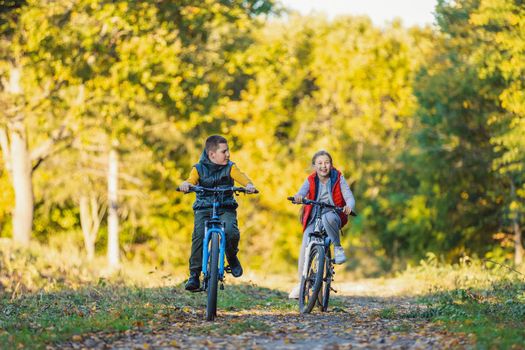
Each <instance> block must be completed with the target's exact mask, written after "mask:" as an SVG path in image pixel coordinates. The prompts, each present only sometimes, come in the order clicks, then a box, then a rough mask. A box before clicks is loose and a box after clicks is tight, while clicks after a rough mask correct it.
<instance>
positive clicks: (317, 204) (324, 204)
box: [286, 197, 357, 216]
mask: <svg viewBox="0 0 525 350" xmlns="http://www.w3.org/2000/svg"><path fill="white" fill-rule="evenodd" d="M286 199H288V200H289V201H291V202H292V203H293V204H306V205H316V206H319V207H324V208H330V209H334V210H336V211H338V212H342V211H343V207H338V206H335V205H331V204H328V203H323V202H318V201H313V200H311V199H307V198H303V202H302V203H298V202H296V201H295V198H294V197H287V198H286ZM350 215H351V216H357V213H356V212H354V211H353V210H352V212H351V213H350Z"/></svg>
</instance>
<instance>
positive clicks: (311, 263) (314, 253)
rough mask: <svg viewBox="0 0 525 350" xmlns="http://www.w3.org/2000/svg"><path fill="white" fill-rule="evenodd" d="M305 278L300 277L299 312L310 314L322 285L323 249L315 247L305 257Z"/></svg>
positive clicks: (318, 246)
mask: <svg viewBox="0 0 525 350" xmlns="http://www.w3.org/2000/svg"><path fill="white" fill-rule="evenodd" d="M307 259H308V260H307V262H306V264H307V266H308V269H307V272H306V276H304V275H303V276H302V277H301V289H300V291H299V311H300V312H301V313H302V314H305V313H310V312H311V311H312V309H313V307H314V306H315V303H316V302H317V298H318V294H319V290H320V289H321V286H322V283H323V270H324V260H325V256H324V247H323V246H321V245H315V246H313V247H312V250H311V251H310V256H308V257H307Z"/></svg>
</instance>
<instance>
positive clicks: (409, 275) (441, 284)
mask: <svg viewBox="0 0 525 350" xmlns="http://www.w3.org/2000/svg"><path fill="white" fill-rule="evenodd" d="M524 277H525V276H523V275H522V274H521V273H520V272H519V271H517V270H514V269H511V268H510V267H507V266H505V265H501V264H494V263H492V262H490V261H480V260H470V259H466V260H465V261H462V262H460V263H459V264H455V265H447V264H440V263H438V262H436V261H435V260H431V261H430V262H428V261H427V262H424V263H422V264H421V265H420V266H418V267H417V268H414V269H411V270H408V271H405V272H404V273H403V274H402V275H401V276H400V277H399V278H401V279H406V280H412V281H414V280H416V281H419V282H420V284H421V285H424V286H425V287H426V288H427V292H426V293H423V294H422V295H420V296H419V297H418V299H417V301H418V303H419V304H420V305H421V307H420V308H417V309H415V310H413V311H412V312H409V313H408V314H405V315H400V316H401V317H404V318H413V317H420V318H425V319H428V320H431V321H432V322H435V323H436V324H439V325H441V326H442V327H444V328H445V329H447V330H449V331H452V332H462V333H467V334H473V335H474V336H475V338H476V344H477V347H478V348H479V349H524V348H525V347H524V345H523V344H525V279H524ZM422 281H424V282H423V283H421V282H422ZM383 313H384V314H385V316H392V314H395V310H383Z"/></svg>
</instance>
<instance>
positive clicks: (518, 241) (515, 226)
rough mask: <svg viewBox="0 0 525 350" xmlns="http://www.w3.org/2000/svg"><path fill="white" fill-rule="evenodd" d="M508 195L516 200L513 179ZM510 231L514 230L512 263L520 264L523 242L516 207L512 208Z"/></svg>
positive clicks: (521, 261)
mask: <svg viewBox="0 0 525 350" xmlns="http://www.w3.org/2000/svg"><path fill="white" fill-rule="evenodd" d="M510 197H511V200H512V201H513V202H514V201H517V196H516V186H515V185H514V180H512V179H511V181H510ZM511 217H512V231H513V232H514V264H516V265H521V263H523V242H522V237H521V228H520V214H519V211H518V209H515V210H512V213H511Z"/></svg>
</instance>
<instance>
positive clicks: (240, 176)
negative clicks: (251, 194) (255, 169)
mask: <svg viewBox="0 0 525 350" xmlns="http://www.w3.org/2000/svg"><path fill="white" fill-rule="evenodd" d="M230 176H231V177H232V179H233V180H235V181H237V182H238V183H239V184H241V186H244V187H246V186H248V184H252V185H253V182H252V180H250V178H249V177H248V176H246V174H245V173H243V172H242V171H241V170H240V169H239V168H238V167H237V165H236V164H233V166H232V169H231V171H230Z"/></svg>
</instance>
